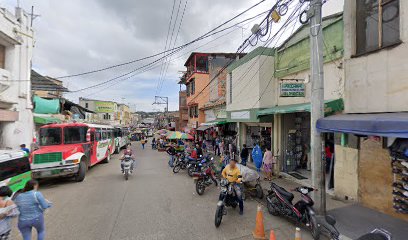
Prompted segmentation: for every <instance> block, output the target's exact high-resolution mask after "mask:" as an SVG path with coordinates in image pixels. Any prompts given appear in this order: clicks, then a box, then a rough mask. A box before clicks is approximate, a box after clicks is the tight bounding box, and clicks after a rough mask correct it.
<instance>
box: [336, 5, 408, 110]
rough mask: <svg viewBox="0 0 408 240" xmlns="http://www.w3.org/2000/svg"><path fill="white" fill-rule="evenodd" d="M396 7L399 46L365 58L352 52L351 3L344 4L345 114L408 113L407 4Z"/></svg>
mask: <svg viewBox="0 0 408 240" xmlns="http://www.w3.org/2000/svg"><path fill="white" fill-rule="evenodd" d="M399 4H400V40H401V41H402V43H401V44H400V45H398V46H395V47H393V48H387V49H383V50H380V51H378V52H375V53H369V54H367V55H365V56H360V57H353V55H354V54H355V52H356V43H355V39H356V13H355V7H356V3H355V1H345V2H344V50H345V52H344V58H345V60H344V68H345V76H346V81H345V98H346V100H345V112H347V113H370V112H399V111H407V110H408V94H407V89H408V46H407V41H408V1H399Z"/></svg>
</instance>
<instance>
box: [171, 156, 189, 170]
mask: <svg viewBox="0 0 408 240" xmlns="http://www.w3.org/2000/svg"><path fill="white" fill-rule="evenodd" d="M187 164H188V159H187V158H186V156H185V154H184V153H177V154H176V157H175V160H174V163H173V165H174V167H173V172H174V173H178V172H180V170H181V169H182V170H184V169H186V168H187Z"/></svg>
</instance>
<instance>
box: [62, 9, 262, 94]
mask: <svg viewBox="0 0 408 240" xmlns="http://www.w3.org/2000/svg"><path fill="white" fill-rule="evenodd" d="M258 15H259V14H258ZM258 15H257V16H258ZM257 16H255V17H257ZM253 18H254V17H251V18H248V19H245V20H243V21H241V22H238V23H236V24H234V25H232V26H229V27H226V28H224V29H221V30H219V31H215V32H214V31H211V32H212V33H211V34H209V35H207V36H206V38H208V37H211V36H213V35H216V34H218V33H221V32H223V31H226V30H228V29H230V28H232V27H234V26H236V25H239V24H241V23H243V22H246V21H248V20H251V19H253ZM185 47H186V46H185ZM183 48H184V47H183ZM183 48H179V49H176V50H174V51H172V52H171V53H169V54H167V55H165V56H164V57H161V58H159V59H156V60H154V61H152V62H150V63H148V64H145V65H143V66H141V67H138V68H136V69H133V70H132V71H130V72H127V73H125V74H122V75H119V76H117V77H114V78H112V79H109V80H106V81H104V82H101V83H98V84H94V85H91V86H88V87H84V88H81V89H78V90H74V91H70V92H69V93H76V92H81V91H84V90H87V89H90V88H94V87H98V86H101V85H104V84H106V83H109V82H112V81H114V80H116V79H119V78H122V77H125V76H127V75H130V74H132V73H135V72H136V71H138V70H141V69H143V68H146V67H149V66H151V65H153V64H155V63H157V62H159V61H160V60H162V59H163V58H165V57H167V56H170V55H172V54H175V53H177V52H179V51H181V50H182V49H183ZM132 76H134V75H132ZM126 79H129V78H126Z"/></svg>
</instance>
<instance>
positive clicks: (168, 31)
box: [156, 0, 181, 89]
mask: <svg viewBox="0 0 408 240" xmlns="http://www.w3.org/2000/svg"><path fill="white" fill-rule="evenodd" d="M180 1H181V0H180ZM175 5H176V0H173V7H172V9H171V15H170V21H169V26H168V28H167V37H166V43H165V44H164V53H163V55H165V52H166V50H167V43H168V41H169V35H170V27H171V23H172V21H173V14H174V6H175ZM174 24H175V23H174ZM163 60H164V59H163ZM162 72H163V61H162V65H161V68H160V76H161V74H162ZM159 81H160V80H159ZM158 87H159V82H158V83H157V87H156V89H157V88H158Z"/></svg>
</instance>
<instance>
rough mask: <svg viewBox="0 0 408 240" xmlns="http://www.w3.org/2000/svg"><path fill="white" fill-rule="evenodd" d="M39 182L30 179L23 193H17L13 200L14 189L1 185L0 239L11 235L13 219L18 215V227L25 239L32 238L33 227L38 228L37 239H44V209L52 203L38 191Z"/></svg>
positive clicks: (4, 239)
mask: <svg viewBox="0 0 408 240" xmlns="http://www.w3.org/2000/svg"><path fill="white" fill-rule="evenodd" d="M38 186H39V184H38V182H37V181H36V180H33V179H32V180H29V181H28V182H27V183H26V185H25V187H24V189H23V191H22V192H21V193H16V194H17V195H16V196H15V197H14V201H13V200H11V196H12V194H13V191H12V190H11V189H10V187H8V186H2V187H0V240H7V239H9V238H10V235H11V229H12V226H11V220H12V218H15V217H18V224H17V227H18V229H19V230H20V233H21V235H22V237H23V239H24V240H30V239H31V231H32V229H33V228H35V229H36V230H37V236H38V237H37V239H38V240H44V238H45V224H44V211H45V210H46V209H47V208H50V207H51V206H52V203H51V202H49V201H48V200H46V199H45V198H44V196H43V195H42V194H41V192H39V191H38Z"/></svg>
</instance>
